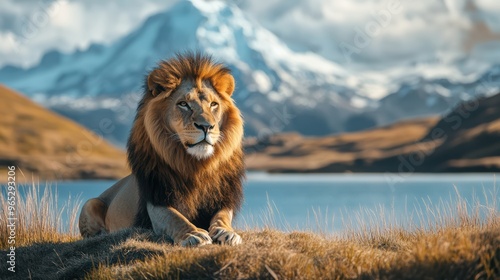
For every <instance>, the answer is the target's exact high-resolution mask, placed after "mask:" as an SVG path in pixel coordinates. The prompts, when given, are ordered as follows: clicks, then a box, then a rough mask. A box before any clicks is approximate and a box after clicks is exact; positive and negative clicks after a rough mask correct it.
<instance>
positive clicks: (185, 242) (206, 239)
mask: <svg viewBox="0 0 500 280" xmlns="http://www.w3.org/2000/svg"><path fill="white" fill-rule="evenodd" d="M178 243H179V244H180V245H181V246H183V247H197V246H203V245H208V244H212V238H210V236H209V235H208V232H207V231H206V230H203V229H197V230H194V231H192V232H188V233H186V234H185V235H184V237H183V238H182V240H181V241H180V242H178Z"/></svg>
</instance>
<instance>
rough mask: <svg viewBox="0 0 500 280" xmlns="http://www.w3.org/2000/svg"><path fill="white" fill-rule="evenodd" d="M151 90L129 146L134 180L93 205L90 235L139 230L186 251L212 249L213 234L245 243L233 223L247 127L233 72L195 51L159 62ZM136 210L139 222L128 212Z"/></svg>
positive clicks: (86, 229)
mask: <svg viewBox="0 0 500 280" xmlns="http://www.w3.org/2000/svg"><path fill="white" fill-rule="evenodd" d="M145 84H146V85H145V93H144V96H143V99H142V100H141V102H140V103H139V106H138V109H137V115H136V118H135V121H134V125H133V128H132V130H131V134H130V137H129V141H128V160H129V164H130V167H131V169H132V175H130V176H129V177H127V178H125V179H123V180H122V181H120V182H118V183H117V184H116V185H115V186H113V187H111V188H110V189H109V190H108V191H107V192H105V193H103V195H101V196H100V197H99V198H98V199H94V200H90V201H89V202H87V204H86V205H85V206H84V209H83V210H82V214H81V216H80V230H81V232H82V235H84V236H91V235H94V234H97V233H99V232H109V231H114V230H118V229H120V228H123V227H130V226H136V227H144V228H152V229H153V230H154V231H155V232H158V233H165V234H167V235H169V236H170V237H171V238H172V239H174V241H175V242H176V243H179V244H182V245H186V246H189V245H200V244H207V242H208V240H206V239H207V236H208V235H207V234H206V233H207V232H206V230H210V238H211V239H212V241H216V242H220V243H228V244H238V243H240V242H241V238H239V236H238V235H237V234H236V233H234V231H233V230H232V228H231V219H232V216H233V212H234V211H238V210H239V208H240V206H241V201H242V179H243V177H244V164H243V150H242V137H243V121H242V119H241V116H240V112H239V110H238V109H237V107H236V106H235V105H234V102H233V100H232V99H231V95H232V93H233V91H234V87H235V85H234V79H233V77H232V75H231V73H230V71H229V70H228V68H226V67H224V66H223V65H222V64H218V63H215V62H214V61H213V60H212V59H211V58H210V57H208V56H203V55H201V54H192V53H188V54H185V55H177V56H176V57H175V58H172V59H170V60H167V61H162V62H161V63H159V65H158V67H157V68H155V69H154V70H153V71H152V72H151V73H150V74H149V75H148V77H147V81H146V83H145ZM133 192H135V193H136V194H138V199H135V200H134V199H133V198H132V196H133V195H132V194H130V195H128V194H129V193H133ZM136 196H137V195H136ZM121 197H123V198H121ZM99 201H101V202H102V203H100V202H99ZM103 204H104V205H105V207H103ZM127 208H128V210H127ZM96 209H97V210H96ZM101 209H104V210H101ZM130 209H134V211H132V212H133V213H134V214H135V217H133V220H131V219H130V217H123V216H124V215H123V214H120V213H123V212H127V211H128V212H130ZM108 212H109V213H108ZM96 213H97V214H96ZM102 221H104V224H105V225H104V226H103V227H104V228H99V225H100V224H102ZM110 225H115V226H110ZM221 238H222V239H221ZM208 243H209V242H208Z"/></svg>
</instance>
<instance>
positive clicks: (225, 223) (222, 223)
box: [208, 209, 242, 245]
mask: <svg viewBox="0 0 500 280" xmlns="http://www.w3.org/2000/svg"><path fill="white" fill-rule="evenodd" d="M232 220H233V210H229V209H222V210H220V211H219V212H217V213H216V214H215V215H214V217H213V218H212V220H211V221H210V227H209V228H208V231H209V234H210V237H211V238H212V240H213V242H214V243H219V244H227V245H238V244H241V242H242V240H241V237H240V236H239V234H237V233H236V232H234V230H233V227H232V226H231V222H232Z"/></svg>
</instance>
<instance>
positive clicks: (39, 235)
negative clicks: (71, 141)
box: [0, 183, 81, 249]
mask: <svg viewBox="0 0 500 280" xmlns="http://www.w3.org/2000/svg"><path fill="white" fill-rule="evenodd" d="M19 189H22V191H21V192H20V191H19ZM20 193H22V195H19V194H20ZM57 197H58V195H57V192H54V191H53V189H52V188H51V187H50V186H47V187H46V188H45V189H44V191H43V193H42V192H41V191H40V186H39V185H38V184H35V183H32V185H25V186H18V190H17V192H16V204H15V214H16V218H17V220H16V246H29V245H32V244H34V243H43V242H69V241H75V240H77V239H79V237H78V235H77V234H78V228H77V225H76V221H77V220H76V218H77V217H78V211H79V209H80V205H81V203H80V201H79V199H78V198H76V199H74V200H73V199H70V200H68V201H66V202H65V203H64V204H63V206H62V207H58V200H57ZM7 200H8V197H7V192H6V191H5V189H4V186H2V191H1V192H0V201H1V207H0V220H1V221H0V237H1V238H0V248H1V249H5V248H7V247H8V244H7V240H8V239H7V238H5V236H8V229H7V218H8V208H7V207H8V203H7ZM63 216H66V217H69V220H63Z"/></svg>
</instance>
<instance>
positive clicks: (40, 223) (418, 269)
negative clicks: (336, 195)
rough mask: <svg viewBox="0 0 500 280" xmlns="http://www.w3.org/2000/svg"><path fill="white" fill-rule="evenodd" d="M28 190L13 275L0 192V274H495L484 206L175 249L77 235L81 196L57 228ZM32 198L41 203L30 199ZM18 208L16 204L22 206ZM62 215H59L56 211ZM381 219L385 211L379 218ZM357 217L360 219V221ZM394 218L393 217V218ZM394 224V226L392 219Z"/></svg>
mask: <svg viewBox="0 0 500 280" xmlns="http://www.w3.org/2000/svg"><path fill="white" fill-rule="evenodd" d="M36 194H37V192H36V191H35V188H33V189H32V192H31V193H29V194H28V196H27V197H26V198H23V199H20V200H19V201H18V209H20V210H19V211H20V212H18V217H19V226H18V228H17V236H16V238H17V240H16V242H17V243H16V245H17V250H16V256H17V262H18V263H17V267H16V268H17V272H16V273H15V274H14V273H12V272H9V271H6V265H4V264H5V259H4V258H5V256H6V253H7V252H8V251H7V249H8V245H7V244H6V242H5V241H6V240H7V234H8V232H7V228H6V222H5V219H6V208H5V207H6V197H5V196H0V201H1V205H2V207H1V210H0V218H1V219H2V221H1V223H0V249H1V253H0V255H1V256H2V257H1V258H0V261H1V263H2V266H1V268H0V278H1V279H26V278H33V279H38V278H43V279H73V278H86V279H240V278H241V279H257V278H259V279H498V278H499V277H500V216H499V215H498V208H497V205H496V199H495V198H496V196H497V194H491V195H492V196H493V202H490V204H491V205H467V203H465V202H464V201H459V203H458V204H457V205H456V206H453V207H452V206H448V207H444V208H442V209H433V208H432V207H430V206H429V207H428V208H427V209H426V210H424V211H426V213H424V214H426V215H432V216H433V217H434V218H435V219H436V220H435V222H432V223H429V224H425V222H424V223H423V224H414V227H413V229H412V230H404V229H401V228H398V226H395V225H394V224H395V222H396V221H385V223H384V224H387V226H380V224H381V223H378V222H376V221H373V220H372V221H371V222H370V221H367V224H370V223H371V225H375V226H372V227H371V228H368V227H363V226H362V227H361V228H365V229H364V230H363V229H361V230H354V229H352V230H349V231H346V232H344V233H343V234H337V235H327V234H321V233H313V232H298V231H294V232H280V231H277V230H274V229H272V228H267V229H247V230H244V231H241V230H239V231H238V232H239V233H240V234H241V236H242V237H243V240H244V244H243V245H241V246H236V247H229V246H220V245H209V246H204V247H201V248H181V247H178V246H173V245H172V244H171V243H170V242H169V241H168V240H164V239H163V238H162V237H159V236H155V235H153V234H152V233H151V232H150V231H146V230H135V231H133V230H125V231H121V232H118V233H115V234H110V235H103V236H99V237H95V238H91V239H86V240H82V239H81V238H80V237H79V236H78V234H77V229H76V225H75V220H76V215H77V211H78V210H79V205H78V203H76V204H71V203H70V204H68V205H67V206H68V207H66V208H65V211H69V212H68V213H69V215H70V217H73V219H70V221H68V222H67V224H66V232H64V233H59V232H60V231H61V226H62V222H61V220H60V213H61V211H62V210H61V209H58V208H57V207H56V205H57V203H56V201H55V196H54V195H53V194H51V193H46V194H43V195H40V194H38V195H36ZM37 201H38V202H37ZM21 209H22V210H21ZM58 217H59V218H58ZM380 219H382V218H380ZM357 222H359V223H361V222H362V221H359V220H357ZM396 224H397V223H396ZM390 225H392V226H390Z"/></svg>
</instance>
